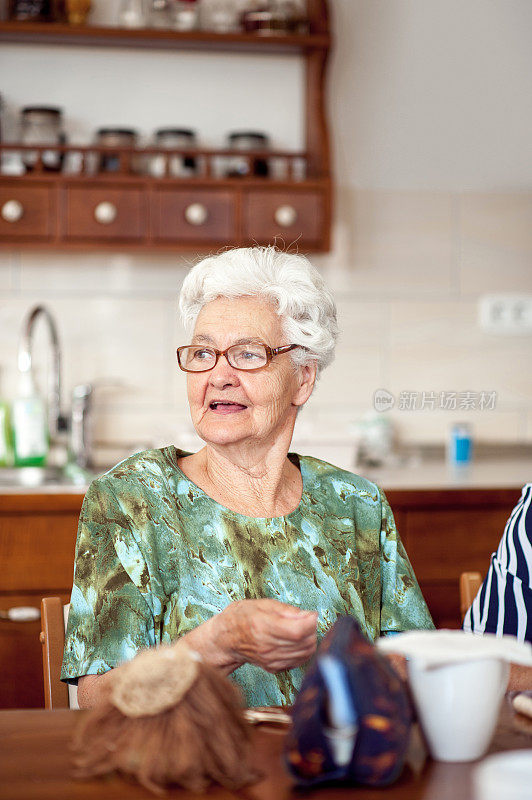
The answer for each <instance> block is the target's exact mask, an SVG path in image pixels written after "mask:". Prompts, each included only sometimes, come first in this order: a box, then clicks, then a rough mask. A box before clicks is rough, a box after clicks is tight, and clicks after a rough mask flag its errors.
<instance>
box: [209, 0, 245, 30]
mask: <svg viewBox="0 0 532 800" xmlns="http://www.w3.org/2000/svg"><path fill="white" fill-rule="evenodd" d="M239 16H240V15H239V12H238V9H237V7H236V4H235V0H210V3H208V4H207V5H206V6H205V11H204V12H202V17H201V26H202V28H205V29H207V30H209V31H215V32H216V33H230V32H232V31H238V28H239Z"/></svg>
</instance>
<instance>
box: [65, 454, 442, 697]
mask: <svg viewBox="0 0 532 800" xmlns="http://www.w3.org/2000/svg"><path fill="white" fill-rule="evenodd" d="M184 455H187V454H186V453H183V452H181V451H179V450H176V448H175V447H173V446H170V447H164V448H162V449H160V450H147V451H145V452H143V453H140V454H137V455H134V456H132V457H131V458H128V459H127V460H126V461H123V462H121V463H120V464H118V465H117V466H116V467H114V468H113V469H112V470H110V471H109V472H107V473H105V474H104V475H103V476H101V477H100V478H98V479H97V480H95V481H94V482H93V483H92V484H91V486H90V487H89V490H88V492H87V494H86V496H85V500H84V502H83V508H82V510H81V515H80V520H79V528H78V538H77V545H76V560H75V571H74V586H73V589H72V598H71V605H70V614H69V618H68V626H67V633H66V642H65V652H64V658H63V668H62V672H61V678H62V679H63V680H67V681H70V682H76V680H75V679H77V678H78V677H79V676H81V675H95V674H100V673H103V672H106V671H107V670H109V669H111V668H112V667H115V666H117V665H118V664H120V663H121V662H123V661H127V660H128V659H131V658H132V657H133V656H134V655H135V654H136V653H137V652H138V651H139V650H140V649H142V648H145V647H150V646H153V645H156V644H159V643H161V642H172V641H174V640H175V639H177V638H178V637H179V636H182V635H183V634H184V633H187V631H190V630H191V629H192V628H195V627H196V626H197V625H199V624H200V623H202V622H204V621H205V620H207V619H209V617H211V616H212V615H213V614H216V613H217V612H219V611H221V610H222V609H223V608H225V607H226V606H227V605H228V604H229V603H231V602H232V601H234V600H241V599H244V598H261V597H269V598H273V599H275V600H280V601H282V602H284V603H290V604H291V605H294V606H298V607H300V608H305V609H312V610H315V611H317V612H318V634H319V636H320V637H321V636H323V634H324V633H325V632H326V631H327V629H328V628H329V627H330V626H331V625H332V624H333V622H334V621H335V619H336V617H337V615H339V614H351V615H353V616H354V617H356V619H357V620H358V621H359V623H360V624H361V626H362V628H363V630H364V631H365V632H366V634H367V635H368V637H369V638H370V639H372V640H373V639H375V638H376V637H378V636H379V635H381V634H388V633H393V632H398V631H404V630H408V629H411V628H432V627H433V623H432V620H431V617H430V614H429V612H428V609H427V606H426V604H425V601H424V600H423V597H422V595H421V592H420V589H419V586H418V584H417V581H416V578H415V576H414V573H413V571H412V567H411V566H410V562H409V561H408V558H407V555H406V553H405V550H404V548H403V545H402V543H401V540H400V538H399V535H398V533H397V531H396V528H395V523H394V519H393V515H392V512H391V510H390V507H389V505H388V502H387V500H386V498H385V496H384V494H383V493H382V492H381V491H380V489H379V488H378V487H377V486H375V485H374V484H373V483H370V482H369V481H368V480H366V479H364V478H361V477H359V476H358V475H353V474H352V473H350V472H345V471H343V470H341V469H338V468H337V467H333V466H331V465H330V464H327V463H325V462H324V461H319V460H318V459H315V458H310V457H308V456H297V455H295V454H290V456H289V458H290V459H291V460H292V461H293V462H294V463H295V464H296V465H298V466H299V468H300V470H301V474H302V478H303V495H302V498H301V502H300V504H299V506H298V507H297V508H296V510H295V511H293V512H292V513H291V514H288V515H287V516H284V517H274V518H271V519H265V518H259V519H257V518H254V517H246V516H243V515H242V514H237V513H236V512H234V511H230V510H229V509H227V508H225V507H224V506H221V505H220V504H219V503H217V502H215V501H214V500H213V499H212V498H210V497H209V496H208V495H206V494H205V492H203V491H202V490H201V489H200V488H198V486H196V485H195V484H194V483H192V482H191V481H190V480H189V479H188V478H187V477H186V476H185V474H184V473H183V472H182V471H181V470H180V469H179V467H178V466H177V459H178V458H180V457H182V456H184ZM302 675H303V669H302V668H297V669H292V670H290V671H283V672H279V673H277V674H275V675H272V674H270V673H267V672H266V671H264V670H262V669H261V668H259V667H256V666H254V665H252V664H244V665H243V666H242V667H240V668H239V669H237V670H236V671H235V672H234V673H233V677H234V679H235V680H236V681H237V682H238V683H239V684H240V686H241V688H242V689H243V691H244V695H245V699H246V702H247V703H248V705H284V704H286V703H290V702H291V701H292V700H293V698H294V694H295V692H296V691H297V690H298V688H299V686H300V683H301V678H302Z"/></svg>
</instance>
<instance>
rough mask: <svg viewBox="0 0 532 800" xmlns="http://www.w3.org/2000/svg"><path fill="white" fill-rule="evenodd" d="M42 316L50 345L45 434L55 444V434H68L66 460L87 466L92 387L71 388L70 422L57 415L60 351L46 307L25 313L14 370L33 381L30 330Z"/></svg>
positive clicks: (59, 391) (31, 332)
mask: <svg viewBox="0 0 532 800" xmlns="http://www.w3.org/2000/svg"><path fill="white" fill-rule="evenodd" d="M40 316H42V317H43V318H44V319H45V320H46V323H47V325H48V331H49V337H50V345H51V355H52V358H51V369H50V375H49V379H48V393H47V405H48V430H49V432H50V439H51V440H52V441H57V439H58V438H59V434H60V433H62V432H64V431H67V430H68V431H69V432H70V437H69V439H70V441H69V447H68V458H69V460H70V461H71V462H74V463H76V464H77V465H78V466H80V467H83V468H87V467H89V466H90V445H91V442H90V430H89V424H88V415H89V410H90V398H91V395H92V386H91V385H90V384H88V383H84V384H80V385H79V386H75V387H74V389H73V391H72V408H71V416H70V420H68V419H67V417H66V416H64V415H63V414H62V413H61V348H60V346H59V336H58V333H57V326H56V324H55V320H54V318H53V316H52V314H51V313H50V311H49V310H48V309H47V308H46V306H43V305H38V306H34V307H33V308H31V309H30V311H29V312H28V315H27V316H26V319H25V320H24V322H23V325H22V333H21V338H20V342H19V350H18V368H19V370H20V372H27V373H31V374H32V377H33V359H32V347H33V336H34V327H35V323H36V321H37V319H38V318H39V317H40Z"/></svg>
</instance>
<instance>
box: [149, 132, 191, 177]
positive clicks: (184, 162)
mask: <svg viewBox="0 0 532 800" xmlns="http://www.w3.org/2000/svg"><path fill="white" fill-rule="evenodd" d="M154 139H155V146H156V147H157V148H160V149H161V150H173V149H175V150H187V149H193V148H195V147H196V146H197V142H196V133H195V131H193V130H191V129H190V128H158V130H156V131H155V133H154ZM148 171H149V173H150V175H153V176H154V177H155V178H162V177H164V176H166V175H168V176H170V177H174V178H187V177H193V176H194V175H197V174H198V164H197V160H196V158H195V157H194V156H187V155H185V154H182V155H181V154H179V153H174V154H173V155H168V156H166V155H165V154H164V153H160V154H159V153H158V154H156V155H154V156H152V157H151V158H150V161H149V170H148Z"/></svg>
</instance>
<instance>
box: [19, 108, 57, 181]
mask: <svg viewBox="0 0 532 800" xmlns="http://www.w3.org/2000/svg"><path fill="white" fill-rule="evenodd" d="M20 140H21V142H22V144H25V145H32V144H36V145H41V146H42V145H48V144H50V145H52V144H56V145H57V144H64V143H65V141H66V137H65V134H64V132H63V112H62V110H61V109H60V108H57V107H56V106H25V107H24V108H23V109H22V110H21V112H20ZM22 160H23V162H24V164H25V166H26V169H27V170H28V171H31V170H32V169H34V168H35V165H36V164H37V163H38V161H39V154H38V152H37V151H35V150H25V151H23V154H22ZM40 160H41V165H42V169H43V170H47V171H49V172H59V171H60V169H61V167H62V164H63V160H64V154H63V153H60V152H59V151H58V150H43V151H42V153H41V156H40Z"/></svg>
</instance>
